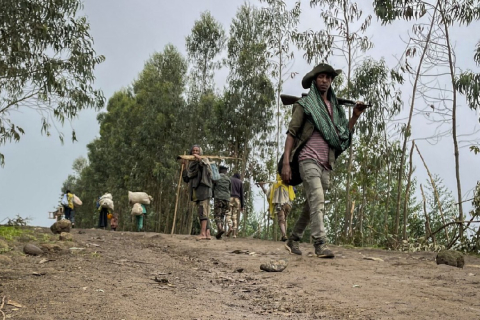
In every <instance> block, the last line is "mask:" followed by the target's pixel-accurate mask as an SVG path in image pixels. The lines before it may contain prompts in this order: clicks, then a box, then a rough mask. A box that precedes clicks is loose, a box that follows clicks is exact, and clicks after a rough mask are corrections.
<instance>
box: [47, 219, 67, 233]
mask: <svg viewBox="0 0 480 320" xmlns="http://www.w3.org/2000/svg"><path fill="white" fill-rule="evenodd" d="M71 228H72V223H71V222H70V220H66V219H62V220H60V221H57V222H55V223H54V224H52V226H51V227H50V230H51V231H52V233H53V234H60V233H62V232H70V229H71Z"/></svg>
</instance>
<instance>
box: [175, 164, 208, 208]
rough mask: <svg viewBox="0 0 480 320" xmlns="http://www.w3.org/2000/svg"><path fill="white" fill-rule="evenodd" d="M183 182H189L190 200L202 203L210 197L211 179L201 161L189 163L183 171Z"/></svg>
mask: <svg viewBox="0 0 480 320" xmlns="http://www.w3.org/2000/svg"><path fill="white" fill-rule="evenodd" d="M182 178H183V181H185V182H187V183H188V182H189V183H190V185H189V188H190V200H191V201H194V202H196V201H202V200H206V199H210V198H211V197H212V179H211V177H209V175H208V173H207V168H206V167H205V165H204V163H203V162H201V161H190V162H189V164H188V167H187V170H184V171H183V175H182Z"/></svg>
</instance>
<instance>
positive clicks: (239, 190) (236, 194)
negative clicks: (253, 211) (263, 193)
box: [230, 177, 244, 209]
mask: <svg viewBox="0 0 480 320" xmlns="http://www.w3.org/2000/svg"><path fill="white" fill-rule="evenodd" d="M230 180H231V181H232V193H231V197H233V198H238V199H240V205H241V207H242V209H243V208H244V203H243V201H244V199H243V182H242V180H240V179H238V178H235V177H231V178H230Z"/></svg>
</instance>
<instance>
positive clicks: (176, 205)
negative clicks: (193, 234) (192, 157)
mask: <svg viewBox="0 0 480 320" xmlns="http://www.w3.org/2000/svg"><path fill="white" fill-rule="evenodd" d="M184 166H185V164H184V163H183V162H182V169H180V177H179V178H178V187H177V197H176V199H175V212H174V214H173V224H172V232H171V233H170V234H173V232H174V231H175V222H176V220H177V208H178V194H179V193H180V185H181V183H182V175H183V167H184Z"/></svg>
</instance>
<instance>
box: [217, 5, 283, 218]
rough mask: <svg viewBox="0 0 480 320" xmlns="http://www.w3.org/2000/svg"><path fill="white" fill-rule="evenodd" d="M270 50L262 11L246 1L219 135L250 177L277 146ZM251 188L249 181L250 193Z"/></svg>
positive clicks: (233, 42) (234, 36)
mask: <svg viewBox="0 0 480 320" xmlns="http://www.w3.org/2000/svg"><path fill="white" fill-rule="evenodd" d="M266 52H267V39H266V37H265V34H264V28H263V24H262V19H261V13H260V11H259V10H258V9H256V8H254V7H253V6H251V5H249V4H244V5H242V6H241V7H240V8H239V9H238V11H237V14H236V16H235V17H234V18H233V20H232V23H231V25H230V35H229V41H228V57H227V66H228V67H229V69H230V73H229V75H228V80H227V81H228V88H227V91H226V93H225V98H224V99H225V105H224V109H223V110H217V111H218V115H219V118H218V119H219V123H218V130H219V134H220V132H221V134H223V137H224V140H225V144H226V146H228V148H229V149H230V150H231V151H230V152H231V154H232V155H233V156H234V157H236V158H240V159H241V161H242V162H241V163H238V164H237V169H240V170H239V171H240V172H241V176H242V178H245V179H247V180H248V179H250V178H251V177H252V176H254V175H255V174H257V173H258V171H259V170H260V171H262V170H263V169H262V168H263V167H264V166H263V165H262V163H263V162H264V161H263V160H264V159H265V158H266V156H267V155H268V149H269V148H272V147H274V144H273V143H271V142H269V141H268V135H269V134H270V133H271V132H272V129H273V128H272V125H271V123H272V118H273V110H272V109H273V108H272V102H273V100H274V88H273V86H272V83H271V81H270V79H269V78H268V71H269V68H270V65H269V62H268V59H267V54H266ZM249 188H250V186H249V183H248V181H247V183H246V189H247V191H246V192H248V189H249ZM249 194H251V192H250V193H249ZM246 213H248V211H247V212H246ZM245 221H246V219H244V222H245Z"/></svg>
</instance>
